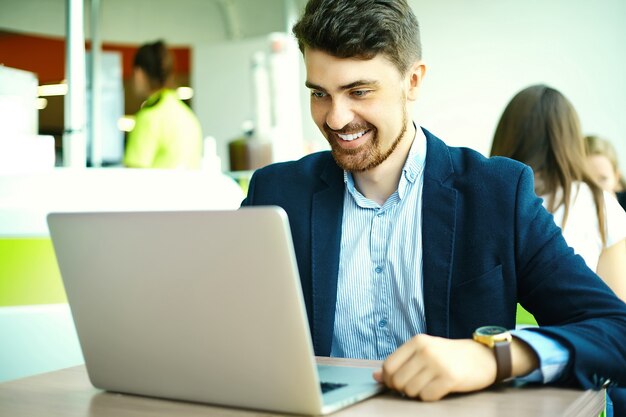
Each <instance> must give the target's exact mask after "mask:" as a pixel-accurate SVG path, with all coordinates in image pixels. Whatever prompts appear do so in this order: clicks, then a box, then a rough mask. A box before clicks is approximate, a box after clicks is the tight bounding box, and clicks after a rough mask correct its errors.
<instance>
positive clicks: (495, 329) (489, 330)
mask: <svg viewBox="0 0 626 417" xmlns="http://www.w3.org/2000/svg"><path fill="white" fill-rule="evenodd" d="M505 332H508V330H507V329H505V328H504V327H500V326H484V327H479V328H478V329H476V334H479V335H481V336H495V335H497V334H501V333H505Z"/></svg>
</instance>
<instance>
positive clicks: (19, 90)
mask: <svg viewBox="0 0 626 417" xmlns="http://www.w3.org/2000/svg"><path fill="white" fill-rule="evenodd" d="M37 84H38V82H37V76H36V75H35V74H34V73H32V72H28V71H22V70H18V69H15V68H9V67H5V66H2V65H0V143H1V142H4V141H13V140H14V138H15V137H16V136H17V135H36V134H37V129H38V113H37Z"/></svg>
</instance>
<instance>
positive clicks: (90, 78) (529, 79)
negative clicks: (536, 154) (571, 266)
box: [0, 0, 626, 381]
mask: <svg viewBox="0 0 626 417" xmlns="http://www.w3.org/2000/svg"><path fill="white" fill-rule="evenodd" d="M409 3H410V4H411V6H412V7H413V9H414V11H415V14H416V16H417V17H418V20H419V22H420V26H421V32H422V44H423V58H424V61H425V63H426V65H427V73H426V78H425V81H424V84H423V88H422V91H421V92H420V97H419V99H418V102H417V106H416V109H415V114H414V115H413V116H414V118H415V120H416V122H417V123H418V124H421V125H422V126H424V127H426V128H427V129H429V130H430V131H431V132H433V133H434V134H436V135H437V136H439V137H440V138H441V139H443V140H444V141H446V142H447V143H448V144H449V145H454V146H467V147H471V148H474V149H476V150H478V151H480V152H482V153H483V154H488V152H489V149H490V146H491V140H492V137H493V134H494V131H495V127H496V124H497V122H498V119H499V117H500V115H501V113H502V111H503V109H504V106H505V105H506V103H507V102H508V101H509V99H510V98H511V97H512V96H513V95H514V94H515V93H516V92H518V91H519V90H521V89H523V88H525V87H527V86H529V85H531V84H536V83H546V84H549V85H551V86H552V87H555V88H557V89H558V90H560V91H561V92H563V93H564V94H565V95H566V96H567V97H568V98H569V99H570V100H571V101H572V103H573V104H574V106H575V108H576V109H577V110H578V113H579V115H580V118H581V122H582V128H583V132H584V133H585V134H596V135H600V136H602V137H605V138H607V139H608V140H610V141H611V142H612V143H613V144H614V145H615V147H616V148H617V152H618V156H619V160H620V161H621V162H622V171H623V170H624V169H626V167H625V166H624V164H625V163H626V71H624V67H625V66H626V52H625V51H626V49H625V48H624V45H625V44H626V25H624V22H625V21H626V1H624V0H598V1H594V2H591V1H587V0H550V1H545V0H526V1H523V2H522V1H518V0H473V1H467V0H409ZM304 5H305V0H176V1H168V0H85V1H82V0H0V334H2V340H3V342H2V346H1V347H0V381H2V380H7V379H12V378H17V377H20V376H25V375H29V374H33V373H38V372H44V371H48V370H53V369H58V368H61V367H65V366H71V365H75V364H78V363H81V362H82V356H81V353H80V349H79V346H78V343H77V340H76V335H75V333H74V328H73V324H72V321H71V316H70V312H69V309H68V307H67V304H66V298H65V294H64V291H63V286H62V282H61V279H60V276H59V273H58V269H57V268H56V262H55V258H54V252H53V248H52V245H51V243H50V240H49V237H48V229H47V225H46V222H45V216H46V215H47V213H49V212H51V211H80V210H159V209H185V210H189V209H234V208H237V207H238V206H239V203H240V202H241V200H242V199H243V196H244V193H245V190H246V181H247V179H248V178H249V176H250V173H251V172H252V171H253V170H254V169H255V168H258V167H259V166H262V165H264V164H267V163H270V162H274V161H282V160H289V159H296V158H299V157H301V156H303V155H305V154H307V153H310V152H313V151H317V150H321V149H326V148H327V145H326V141H325V140H324V138H323V137H322V135H321V134H320V133H319V132H318V130H317V128H316V127H315V126H314V124H313V122H312V121H311V119H310V116H309V104H308V101H309V93H308V91H307V90H306V89H305V88H304V68H303V63H302V58H301V54H300V52H299V51H298V49H297V45H296V44H295V41H294V40H293V39H292V38H291V35H290V28H291V26H292V25H293V23H294V22H295V21H296V20H297V18H298V16H299V14H300V12H301V10H302V9H303V7H304ZM157 39H163V40H165V41H166V42H167V44H168V46H169V47H170V50H171V51H172V53H173V55H174V60H175V65H174V81H175V84H176V91H177V94H178V97H179V98H180V99H181V100H182V101H183V102H184V103H186V105H187V106H189V107H190V108H191V109H192V110H193V112H194V113H195V114H196V115H197V118H198V119H199V122H200V125H201V127H202V134H203V156H202V158H203V163H202V169H200V170H195V171H191V170H158V169H157V170H141V169H127V168H124V167H123V154H124V149H125V145H126V140H127V138H128V134H129V132H130V131H131V130H132V128H133V116H134V115H135V114H136V113H137V112H138V111H139V110H140V108H141V104H142V100H141V99H139V98H137V97H136V96H135V94H133V88H132V73H133V56H134V54H135V52H136V51H137V48H138V47H139V46H140V45H141V44H143V43H145V42H152V41H155V40H157ZM94 86H95V88H94Z"/></svg>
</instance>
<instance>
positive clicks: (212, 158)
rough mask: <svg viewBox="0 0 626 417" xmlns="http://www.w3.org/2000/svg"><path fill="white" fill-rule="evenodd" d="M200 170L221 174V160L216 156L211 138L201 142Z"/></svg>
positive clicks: (214, 143)
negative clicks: (202, 146) (202, 147)
mask: <svg viewBox="0 0 626 417" xmlns="http://www.w3.org/2000/svg"><path fill="white" fill-rule="evenodd" d="M203 145H204V149H203V152H202V169H204V170H207V171H211V172H216V173H220V174H221V173H222V159H221V158H220V157H219V156H217V143H216V142H215V138H214V137H213V136H207V137H206V138H204V141H203Z"/></svg>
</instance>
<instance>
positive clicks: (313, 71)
mask: <svg viewBox="0 0 626 417" xmlns="http://www.w3.org/2000/svg"><path fill="white" fill-rule="evenodd" d="M304 60H305V67H306V85H307V86H308V87H311V86H316V87H323V88H345V87H347V86H350V85H351V84H355V83H358V84H377V83H380V82H381V81H382V80H384V79H385V78H389V77H394V78H396V77H397V76H400V75H401V74H400V72H399V71H398V70H397V68H396V67H395V65H393V63H392V62H391V61H390V60H389V59H388V58H387V57H386V56H384V55H383V54H379V55H376V56H374V57H372V58H368V59H364V58H354V57H350V58H341V57H336V56H333V55H331V54H329V53H326V52H323V51H319V50H310V51H309V53H308V54H307V53H306V52H305V55H304Z"/></svg>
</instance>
